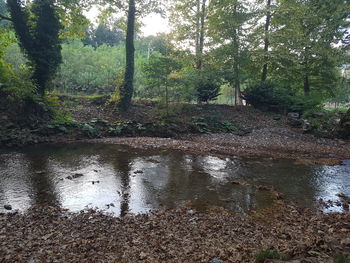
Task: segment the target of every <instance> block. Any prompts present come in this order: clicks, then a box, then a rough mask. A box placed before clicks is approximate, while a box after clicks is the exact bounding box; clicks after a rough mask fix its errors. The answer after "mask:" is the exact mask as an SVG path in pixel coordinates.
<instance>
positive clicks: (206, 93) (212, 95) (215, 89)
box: [196, 78, 220, 102]
mask: <svg viewBox="0 0 350 263" xmlns="http://www.w3.org/2000/svg"><path fill="white" fill-rule="evenodd" d="M196 90H197V99H198V101H199V102H209V101H212V100H217V98H218V96H219V95H220V85H218V84H217V83H215V81H213V80H212V79H209V78H207V79H201V80H200V81H199V82H198V83H197V88H196Z"/></svg>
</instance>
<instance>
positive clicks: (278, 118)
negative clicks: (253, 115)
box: [272, 116, 281, 121]
mask: <svg viewBox="0 0 350 263" xmlns="http://www.w3.org/2000/svg"><path fill="white" fill-rule="evenodd" d="M272 119H273V120H275V121H279V120H280V119H281V116H274V117H273V118H272Z"/></svg>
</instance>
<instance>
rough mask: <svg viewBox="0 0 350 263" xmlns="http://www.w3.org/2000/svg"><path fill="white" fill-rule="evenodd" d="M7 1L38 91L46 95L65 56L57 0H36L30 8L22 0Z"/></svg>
mask: <svg viewBox="0 0 350 263" xmlns="http://www.w3.org/2000/svg"><path fill="white" fill-rule="evenodd" d="M7 4H8V7H9V12H10V14H11V20H12V22H13V26H14V29H15V31H16V34H17V37H18V39H19V44H20V46H21V48H22V49H23V50H24V51H25V54H26V55H27V57H28V59H29V60H30V62H31V64H32V66H33V69H34V70H33V71H34V73H33V80H34V82H35V83H36V85H37V92H38V93H39V94H41V95H43V94H44V93H45V90H46V89H47V88H48V87H49V81H50V80H51V79H52V77H53V75H54V73H55V72H56V70H57V68H58V66H59V64H60V63H61V60H62V57H61V45H60V42H61V41H60V39H59V32H60V29H61V24H60V21H59V17H58V15H57V12H56V7H55V5H54V1H53V0H36V1H34V2H33V3H32V4H31V5H30V8H29V7H28V6H25V5H24V3H23V1H21V0H7Z"/></svg>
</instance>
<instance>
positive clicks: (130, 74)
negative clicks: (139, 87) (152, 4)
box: [119, 0, 136, 111]
mask: <svg viewBox="0 0 350 263" xmlns="http://www.w3.org/2000/svg"><path fill="white" fill-rule="evenodd" d="M135 16H136V6H135V0H129V9H128V23H127V30H126V40H125V51H126V66H125V75H124V84H123V86H122V87H121V89H120V102H119V107H120V109H121V110H122V111H127V110H128V109H129V107H130V105H131V98H132V95H133V92H134V72H135V47H134V35H135Z"/></svg>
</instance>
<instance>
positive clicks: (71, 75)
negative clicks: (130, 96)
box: [53, 40, 124, 94]
mask: <svg viewBox="0 0 350 263" xmlns="http://www.w3.org/2000/svg"><path fill="white" fill-rule="evenodd" d="M123 52H124V49H123V47H121V46H119V47H109V46H106V45H102V46H99V47H97V48H96V49H94V48H93V47H92V46H84V45H83V43H82V42H81V41H79V40H73V41H69V42H67V43H65V44H63V45H62V57H63V63H62V64H61V67H60V69H59V71H58V74H57V76H56V77H55V79H54V81H53V84H54V87H55V89H57V90H58V91H60V92H62V93H66V94H79V93H83V94H95V93H96V94H105V93H110V92H112V91H114V90H115V87H116V85H117V80H118V79H122V70H123V67H124V61H123V59H124V54H123Z"/></svg>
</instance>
